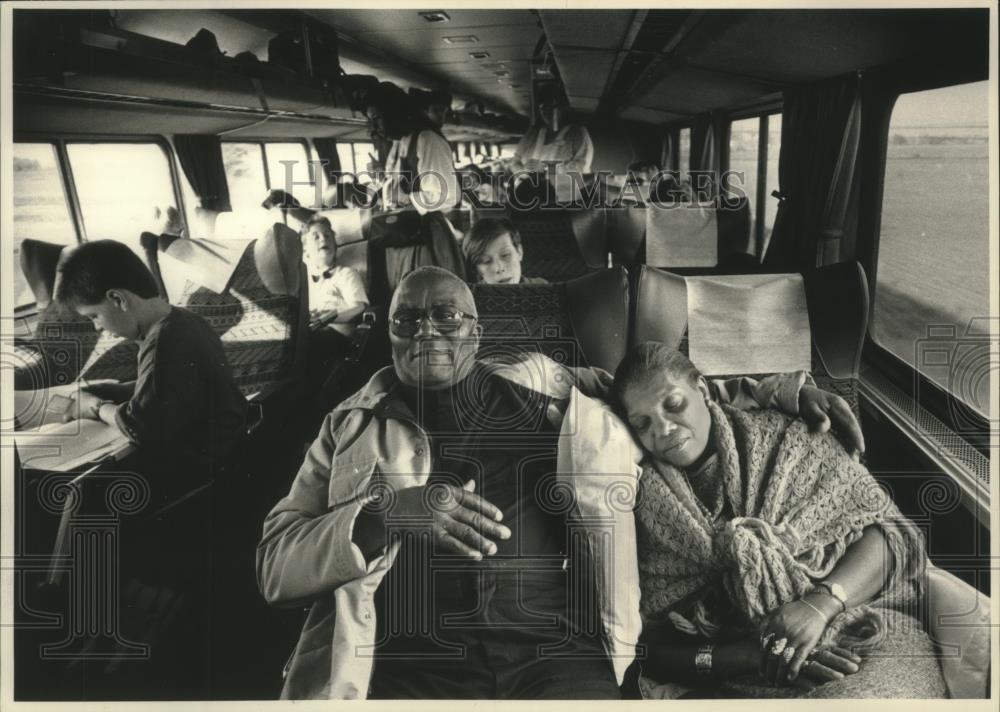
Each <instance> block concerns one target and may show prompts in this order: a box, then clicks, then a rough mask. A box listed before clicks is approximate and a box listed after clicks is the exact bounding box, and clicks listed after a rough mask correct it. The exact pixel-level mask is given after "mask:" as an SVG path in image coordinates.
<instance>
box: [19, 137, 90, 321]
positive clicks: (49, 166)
mask: <svg viewBox="0 0 1000 712" xmlns="http://www.w3.org/2000/svg"><path fill="white" fill-rule="evenodd" d="M14 174H15V178H14V265H15V267H14V306H15V308H16V307H22V306H25V305H27V304H30V303H31V302H33V301H34V297H33V296H32V294H31V290H30V289H29V288H28V283H27V282H26V281H25V279H24V275H23V274H22V272H21V269H20V267H18V266H17V265H19V264H20V254H19V253H20V246H21V241H22V240H24V239H27V238H30V239H33V240H44V241H46V242H56V243H59V244H61V245H71V244H73V243H75V242H76V241H77V235H76V229H75V228H74V227H73V220H72V218H71V217H70V212H69V203H68V202H67V200H66V191H65V188H64V187H63V181H62V176H60V174H59V160H58V158H57V156H56V147H55V145H54V144H51V143H15V144H14Z"/></svg>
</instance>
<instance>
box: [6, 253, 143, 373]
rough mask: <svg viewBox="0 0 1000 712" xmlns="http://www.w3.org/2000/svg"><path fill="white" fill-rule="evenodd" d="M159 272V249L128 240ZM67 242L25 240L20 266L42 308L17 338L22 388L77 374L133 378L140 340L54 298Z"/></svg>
mask: <svg viewBox="0 0 1000 712" xmlns="http://www.w3.org/2000/svg"><path fill="white" fill-rule="evenodd" d="M126 244H127V245H128V246H129V247H130V248H131V249H132V250H133V251H134V252H135V253H136V254H138V255H139V256H140V257H141V258H142V260H143V262H144V264H145V265H146V266H147V267H149V268H150V269H151V270H152V271H153V272H154V274H155V273H156V272H157V269H156V251H155V249H153V250H150V249H149V248H148V247H147V246H145V245H144V244H142V243H141V241H140V240H139V239H136V240H134V241H126ZM64 249H65V248H64V246H63V245H56V244H53V243H48V242H42V241H40V240H24V242H23V244H22V248H21V269H22V271H23V272H24V274H25V278H26V279H27V281H28V286H29V287H30V288H31V291H32V293H33V294H34V296H35V302H36V304H37V306H38V308H39V313H38V318H37V320H36V321H35V324H34V327H33V330H32V334H31V336H30V337H28V338H26V339H20V340H18V342H17V343H16V345H15V346H16V353H17V354H18V361H19V364H18V365H17V366H16V367H15V371H14V387H15V389H17V390H26V389H40V388H45V387H48V386H52V385H60V384H64V383H69V382H71V381H74V380H76V379H78V378H87V379H90V380H97V379H103V378H110V379H116V380H124V381H129V380H134V379H135V377H136V355H137V354H138V346H137V345H136V344H134V343H128V342H126V341H124V340H123V339H120V338H117V337H114V336H111V335H110V334H107V333H98V332H97V331H96V330H95V329H94V325H93V324H92V323H91V322H90V320H89V319H85V318H84V317H81V316H79V315H77V314H76V313H74V312H72V311H71V310H69V309H66V308H65V307H63V306H62V305H59V304H56V303H55V302H52V296H53V292H54V285H55V281H56V269H57V267H58V264H59V260H60V259H61V256H62V254H63V252H64Z"/></svg>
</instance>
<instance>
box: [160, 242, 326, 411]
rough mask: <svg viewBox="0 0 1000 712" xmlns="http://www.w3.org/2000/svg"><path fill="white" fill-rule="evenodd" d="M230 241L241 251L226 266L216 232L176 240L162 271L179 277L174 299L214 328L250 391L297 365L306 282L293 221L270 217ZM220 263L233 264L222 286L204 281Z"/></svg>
mask: <svg viewBox="0 0 1000 712" xmlns="http://www.w3.org/2000/svg"><path fill="white" fill-rule="evenodd" d="M185 243H186V244H185ZM233 243H234V244H238V245H240V246H241V249H240V250H238V251H235V250H234V251H233V252H232V254H238V255H239V256H238V258H237V259H236V260H235V264H233V265H231V267H230V266H224V265H223V263H222V262H220V252H219V251H218V250H217V248H218V245H219V241H218V240H211V241H209V240H179V241H177V242H175V243H173V244H172V245H170V247H168V248H167V250H166V252H165V253H164V255H165V256H168V257H167V258H166V259H163V258H162V257H161V271H162V272H163V276H164V281H165V282H166V283H167V284H168V285H169V284H171V283H173V284H180V285H181V286H180V288H179V290H177V291H176V293H174V294H171V302H172V303H173V304H175V305H177V306H181V307H184V308H186V309H190V310H191V311H193V312H195V313H196V314H199V315H200V316H201V317H202V318H204V319H205V320H206V321H207V322H208V323H209V324H210V325H211V326H212V328H213V329H214V330H215V332H216V333H217V334H218V335H219V337H220V339H221V340H222V346H223V349H224V351H225V352H226V358H227V359H228V361H229V365H230V367H231V368H232V370H233V377H234V379H235V381H236V385H237V387H239V389H240V390H241V391H242V392H243V394H244V395H246V396H250V395H252V394H254V393H258V392H260V391H262V390H264V389H266V388H268V387H269V386H272V385H274V384H276V383H279V382H282V381H285V380H289V379H294V378H296V377H297V374H300V373H301V372H302V366H303V363H304V358H305V339H306V335H307V325H308V312H307V308H308V307H307V290H308V286H307V280H306V273H305V265H304V264H303V263H302V243H301V241H300V240H299V236H298V234H297V233H296V232H295V231H294V230H292V229H291V228H288V227H286V226H284V225H282V224H281V223H275V224H273V225H272V226H271V228H270V229H269V230H268V231H267V233H266V234H265V235H264V236H263V237H261V238H259V239H257V240H252V241H249V242H241V241H233ZM206 265H208V266H206ZM223 267H224V268H225V269H229V270H230V272H229V276H228V278H227V279H226V280H225V282H224V284H223V286H222V288H221V290H219V291H217V290H216V289H215V288H213V287H208V286H206V285H205V284H204V282H205V281H209V280H206V279H205V277H204V276H205V275H212V276H211V279H217V280H220V282H221V277H220V276H219V275H220V274H221V272H219V269H220V268H223ZM220 282H215V283H214V285H213V286H214V287H218V284H219V283H220Z"/></svg>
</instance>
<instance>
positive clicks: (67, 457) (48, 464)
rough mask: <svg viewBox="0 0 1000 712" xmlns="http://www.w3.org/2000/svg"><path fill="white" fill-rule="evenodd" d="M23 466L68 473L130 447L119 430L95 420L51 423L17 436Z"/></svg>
mask: <svg viewBox="0 0 1000 712" xmlns="http://www.w3.org/2000/svg"><path fill="white" fill-rule="evenodd" d="M14 439H15V441H16V442H17V451H18V454H19V455H20V456H21V465H22V466H23V467H27V468H31V469H35V470H48V471H51V472H68V471H70V470H73V469H75V468H77V467H80V466H82V465H86V464H87V463H89V462H95V461H97V460H100V459H101V458H103V457H106V456H108V455H111V454H114V453H117V452H118V451H120V450H122V449H124V448H126V447H128V444H129V440H128V438H126V437H125V436H124V435H123V434H122V432H121V431H120V430H118V428H116V427H114V426H113V425H107V424H106V423H101V422H99V421H96V420H74V421H72V422H70V423H49V424H47V425H42V426H41V427H39V428H37V429H35V430H22V431H18V432H16V433H15V434H14Z"/></svg>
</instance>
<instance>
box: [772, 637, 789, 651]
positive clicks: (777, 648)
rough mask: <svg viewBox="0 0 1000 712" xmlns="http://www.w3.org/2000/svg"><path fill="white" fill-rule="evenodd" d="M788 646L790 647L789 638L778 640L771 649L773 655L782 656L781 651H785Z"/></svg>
mask: <svg viewBox="0 0 1000 712" xmlns="http://www.w3.org/2000/svg"><path fill="white" fill-rule="evenodd" d="M786 645H788V638H778V640H777V641H776V642H775V643H774V647H773V648H771V655H781V651H782V650H784V649H785V646H786Z"/></svg>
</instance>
